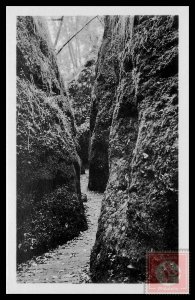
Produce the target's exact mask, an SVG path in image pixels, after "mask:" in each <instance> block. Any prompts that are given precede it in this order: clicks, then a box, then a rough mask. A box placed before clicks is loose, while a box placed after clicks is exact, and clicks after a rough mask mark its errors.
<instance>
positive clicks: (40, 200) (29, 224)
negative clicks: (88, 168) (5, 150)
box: [17, 17, 87, 261]
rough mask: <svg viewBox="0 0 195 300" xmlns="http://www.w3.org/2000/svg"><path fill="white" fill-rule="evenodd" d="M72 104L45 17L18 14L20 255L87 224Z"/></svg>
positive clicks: (25, 255)
mask: <svg viewBox="0 0 195 300" xmlns="http://www.w3.org/2000/svg"><path fill="white" fill-rule="evenodd" d="M77 148H78V145H77V140H76V128H75V124H74V118H73V114H72V111H71V106H70V103H69V101H68V98H67V97H66V92H65V89H64V86H63V82H62V80H61V77H60V74H59V70H58V66H57V62H56V57H55V54H54V52H53V50H52V47H51V43H50V40H49V36H48V34H47V27H46V24H45V23H44V20H43V18H41V17H18V18H17V246H18V247H17V258H18V261H22V260H25V259H27V258H29V257H30V256H32V255H33V254H35V253H39V252H44V251H46V250H47V249H48V248H50V247H51V246H53V245H56V243H58V244H60V243H61V242H62V241H63V242H64V241H65V240H67V239H70V238H72V237H74V236H75V235H78V234H79V232H80V231H81V230H85V229H86V228H87V223H86V219H85V216H84V208H83V204H82V202H81V201H80V198H81V192H80V160H79V156H78V153H77Z"/></svg>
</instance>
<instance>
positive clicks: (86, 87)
mask: <svg viewBox="0 0 195 300" xmlns="http://www.w3.org/2000/svg"><path fill="white" fill-rule="evenodd" d="M96 56H97V50H94V51H93V52H92V53H91V55H89V59H88V60H87V62H86V63H85V65H84V67H83V69H82V70H81V71H80V73H79V75H78V76H77V78H76V79H74V80H73V81H71V82H70V83H69V85H68V92H69V97H70V102H71V105H72V108H73V111H74V117H75V123H76V126H77V140H78V146H79V147H78V154H79V157H80V158H81V173H84V172H85V168H88V166H89V160H88V158H89V140H90V130H89V119H90V111H91V91H92V87H93V84H94V77H95V63H96Z"/></svg>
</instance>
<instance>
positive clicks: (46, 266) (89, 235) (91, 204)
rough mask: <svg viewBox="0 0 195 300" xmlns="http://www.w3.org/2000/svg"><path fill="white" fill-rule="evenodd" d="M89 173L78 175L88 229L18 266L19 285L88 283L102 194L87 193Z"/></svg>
mask: <svg viewBox="0 0 195 300" xmlns="http://www.w3.org/2000/svg"><path fill="white" fill-rule="evenodd" d="M87 185H88V171H86V174H83V175H81V191H82V193H85V194H86V195H87V198H88V200H87V202H86V203H84V206H85V213H86V217H87V222H88V230H86V231H84V232H81V233H80V235H79V236H78V237H76V238H74V239H73V240H71V241H68V242H67V243H66V244H64V245H61V246H59V247H58V248H55V249H53V250H51V251H49V252H47V253H45V254H43V255H41V256H37V257H36V258H33V259H31V260H29V261H28V262H26V263H23V264H21V265H19V267H18V271H17V282H18V283H52V282H53V283H60V282H61V283H63V282H64V283H66V282H67V283H90V282H91V280H90V273H89V260H90V253H91V249H92V247H93V245H94V243H95V237H96V232H97V225H98V217H99V214H100V209H101V201H102V197H103V194H99V193H95V192H91V191H88V189H87Z"/></svg>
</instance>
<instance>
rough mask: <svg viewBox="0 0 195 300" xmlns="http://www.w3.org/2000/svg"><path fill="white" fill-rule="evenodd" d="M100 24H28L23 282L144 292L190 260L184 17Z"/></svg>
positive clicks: (23, 43) (21, 99)
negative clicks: (181, 66)
mask: <svg viewBox="0 0 195 300" xmlns="http://www.w3.org/2000/svg"><path fill="white" fill-rule="evenodd" d="M65 19H66V18H65ZM95 19H96V21H97V22H99V23H96V25H95V24H93V27H92V30H91V31H92V32H91V33H90V32H89V28H88V29H86V24H85V22H84V21H85V18H84V19H83V17H81V18H80V19H79V18H78V19H77V18H76V17H67V19H66V23H63V22H65V21H63V20H64V19H63V17H62V18H59V19H58V20H57V22H59V23H58V24H61V25H59V26H58V27H57V25H56V23H55V19H54V20H53V19H52V18H50V19H47V22H48V23H49V22H51V24H53V27H52V25H48V23H47V22H46V18H44V17H30V16H23V17H17V70H16V73H17V263H18V264H19V265H20V266H19V267H18V272H19V277H18V278H19V282H47V283H49V282H72V283H81V282H82V283H92V282H93V283H143V282H144V281H145V280H146V278H145V275H146V255H147V253H148V252H154V251H174V250H178V17H177V16H168V15H166V16H158V15H155V16H152V15H150V16H129V15H128V16H122V15H121V16H116V15H113V16H101V18H100V19H97V16H96V17H93V18H91V19H90V20H88V23H89V22H91V23H90V24H92V22H95V21H94V20H95ZM98 20H99V21H98ZM81 21H82V22H81ZM60 22H61V23H60ZM71 22H72V23H71ZM74 22H75V23H74ZM79 22H81V23H79ZM88 23H87V24H88ZM100 23H101V24H100ZM71 24H74V25H75V28H73V29H75V30H76V29H77V30H78V32H77V33H76V34H75V32H74V30H73V29H72V27H71ZM97 24H99V26H101V27H100V30H99V31H97V32H96V35H97V36H96V37H97V39H96V37H95V38H94V40H93V39H92V38H93V33H94V32H95V29H97ZM81 25H82V26H83V27H82V26H81ZM49 26H50V33H49V29H48V28H49ZM63 26H64V27H63ZM68 26H69V31H70V32H72V33H74V34H75V35H74V36H72V37H71V36H70V32H69V31H68V30H67V28H68ZM79 26H80V27H79ZM81 27H82V28H81ZM51 28H53V29H52V30H53V31H52V30H51ZM84 28H85V29H86V32H85V33H84ZM103 28H104V33H103V37H102V32H103ZM61 29H62V31H61V36H60V30H61ZM71 29H72V31H71ZM82 30H83V36H82V37H80V41H79V37H78V35H77V34H80V32H82ZM101 30H102V31H101ZM51 32H53V34H54V33H55V34H57V38H56V36H54V38H55V39H54V41H53V42H52V41H51V37H52V34H51ZM62 33H63V34H62ZM94 35H95V34H94ZM59 36H60V37H59ZM65 37H67V39H69V40H67V41H66V39H65ZM74 37H75V41H74V39H73V38H74ZM101 37H102V40H101ZM58 38H59V41H58ZM76 38H77V40H76ZM87 38H89V40H90V39H91V40H93V41H92V42H91V45H92V44H93V43H94V45H95V46H94V48H93V47H92V46H91V48H90V49H92V50H90V51H91V52H90V51H88V48H89V47H88V46H89V45H88V42H86V39H87ZM98 38H100V39H98ZM55 40H56V43H55ZM70 40H71V41H72V44H69V41H70ZM95 40H96V42H95ZM73 41H74V42H73ZM97 41H101V43H100V44H101V45H100V44H99V43H98V42H97ZM57 42H58V45H57ZM52 43H53V44H52ZM64 43H65V44H64ZM79 43H80V44H79ZM63 44H64V46H62V45H63ZM54 45H55V46H56V45H57V46H58V47H56V48H55V46H54ZM65 45H67V48H65ZM79 45H80V46H79ZM99 45H100V47H99ZM63 47H64V48H63ZM68 47H69V48H68ZM71 47H72V48H71ZM74 47H75V48H74ZM79 47H80V48H79ZM62 48H63V51H64V52H63V51H61V50H62ZM73 48H74V49H73ZM54 49H55V50H54ZM59 49H60V50H59ZM71 49H72V50H71ZM83 49H84V50H85V51H84V50H83ZM68 50H69V52H68ZM73 50H75V53H77V55H78V57H79V59H78V62H79V60H80V65H79V66H80V67H78V64H77V61H76V55H75V57H73V55H72V56H71V54H74V51H73ZM82 50H83V52H82ZM60 51H61V52H60ZM71 51H72V52H71ZM79 51H80V52H79ZM59 53H60V54H59ZM82 53H83V57H82V55H81V54H82ZM58 54H59V56H58V58H57V55H58ZM68 54H69V55H70V57H69V56H68ZM84 54H85V55H84ZM73 58H75V60H74V59H73ZM71 59H72V60H71ZM71 61H72V68H71ZM59 62H61V63H64V65H63V66H62V65H60V63H59ZM67 65H68V66H69V67H70V68H68V67H67ZM75 66H76V67H78V68H76V67H75ZM78 70H79V72H76V71H78ZM62 71H64V73H63V72H62ZM69 71H70V74H68V73H69ZM71 72H72V73H71ZM64 74H65V75H66V76H67V77H66V79H67V78H71V79H70V80H69V81H68V79H67V80H65V77H63V76H65V75H64ZM73 75H74V76H73ZM81 174H82V175H81ZM80 182H81V183H80ZM102 199H103V200H102ZM100 209H101V212H100ZM98 218H99V219H98ZM97 220H98V226H97ZM82 231H84V232H82ZM96 231H97V233H96ZM68 241H69V242H68ZM67 242H68V243H67ZM26 262H27V263H26ZM36 272H37V273H36Z"/></svg>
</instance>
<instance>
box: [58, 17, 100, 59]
mask: <svg viewBox="0 0 195 300" xmlns="http://www.w3.org/2000/svg"><path fill="white" fill-rule="evenodd" d="M97 17H98V16H95V17H93V18H92V19H91V20H89V21H88V22H87V23H86V24H85V25H84V26H83V27H82V28H81V29H80V30H79V31H77V32H76V33H75V34H74V35H73V36H72V37H71V38H70V39H69V40H68V41H67V42H66V43H65V44H64V45H63V46H62V47H61V48H60V50H59V51H58V52H57V55H58V54H59V53H60V52H61V51H62V49H63V48H64V47H65V46H66V45H67V44H68V43H69V42H70V41H71V40H72V39H73V38H74V37H75V36H76V35H77V34H78V33H79V32H81V30H83V28H85V27H86V26H87V25H88V24H89V23H90V22H91V21H93V20H94V19H95V18H97Z"/></svg>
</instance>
